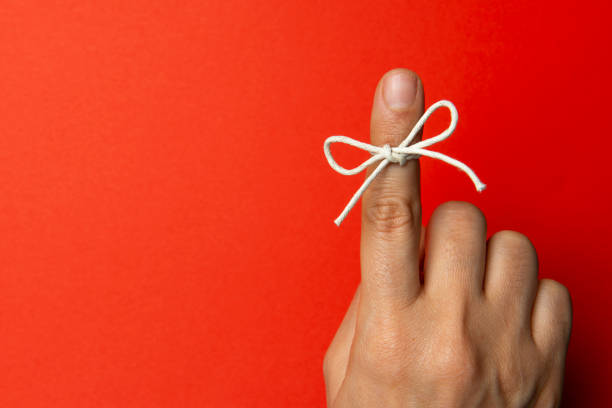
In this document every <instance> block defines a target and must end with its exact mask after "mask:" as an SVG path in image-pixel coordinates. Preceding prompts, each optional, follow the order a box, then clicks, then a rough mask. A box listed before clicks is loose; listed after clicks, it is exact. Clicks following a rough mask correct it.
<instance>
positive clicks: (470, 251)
mask: <svg viewBox="0 0 612 408" xmlns="http://www.w3.org/2000/svg"><path fill="white" fill-rule="evenodd" d="M423 95H424V93H423V86H422V84H421V81H420V80H419V78H418V77H417V76H416V75H415V74H414V73H412V72H411V71H408V70H399V69H398V70H393V71H390V72H389V73H387V74H386V75H385V76H384V77H383V78H382V80H381V81H380V83H379V84H378V87H377V89H376V92H375V96H374V105H373V108H372V118H371V139H372V143H373V144H376V145H383V144H385V143H389V144H391V145H392V146H394V145H397V144H398V143H399V142H400V141H401V140H402V139H403V138H404V137H405V136H406V135H407V134H408V132H409V131H410V129H411V128H412V126H413V125H414V124H415V123H416V121H417V120H418V118H419V117H420V116H421V115H422V113H423ZM375 165H376V164H375ZM375 165H374V166H375ZM369 171H372V169H370V170H369ZM362 200H363V201H362V230H361V284H360V287H359V288H358V289H357V291H356V293H355V296H354V298H353V301H352V303H351V305H350V307H349V309H348V311H347V313H346V316H345V317H344V320H343V322H342V324H341V325H340V328H339V329H338V332H337V333H336V336H335V337H334V340H333V341H332V343H331V345H330V347H329V349H328V351H327V353H326V355H325V359H324V376H325V384H326V391H327V401H328V406H330V407H334V408H341V407H385V408H392V407H527V406H528V407H554V406H558V405H559V401H560V398H561V389H562V383H563V370H564V364H565V354H566V350H567V345H568V341H569V335H570V331H571V321H572V308H571V301H570V296H569V293H568V291H567V289H566V288H565V287H564V286H563V285H561V284H559V283H557V282H555V281H552V280H546V279H543V280H540V281H538V260H537V255H536V252H535V249H534V247H533V246H532V244H531V243H530V241H529V240H528V239H527V238H526V237H525V236H524V235H522V234H520V233H517V232H512V231H503V232H498V233H497V234H495V235H493V236H492V237H491V238H490V239H489V241H488V242H487V240H486V237H487V227H486V220H485V217H484V215H483V214H482V213H481V212H480V210H478V209H477V208H476V207H475V206H473V205H471V204H468V203H464V202H448V203H446V204H443V205H441V206H440V207H438V208H437V209H436V210H435V212H434V213H433V215H432V217H431V220H430V223H429V225H428V227H427V234H424V233H423V231H422V227H421V203H420V185H419V164H418V161H417V160H411V161H408V162H407V163H406V164H405V165H404V166H401V167H400V166H398V165H390V166H388V167H387V168H386V169H385V170H384V171H383V172H382V173H381V174H380V175H379V176H378V177H377V178H376V180H375V181H374V182H373V183H372V184H371V185H370V187H369V188H368V190H367V191H366V192H365V194H364V196H363V199H362ZM421 262H422V268H421V267H420V265H421ZM421 270H422V279H421V278H420V271H421Z"/></svg>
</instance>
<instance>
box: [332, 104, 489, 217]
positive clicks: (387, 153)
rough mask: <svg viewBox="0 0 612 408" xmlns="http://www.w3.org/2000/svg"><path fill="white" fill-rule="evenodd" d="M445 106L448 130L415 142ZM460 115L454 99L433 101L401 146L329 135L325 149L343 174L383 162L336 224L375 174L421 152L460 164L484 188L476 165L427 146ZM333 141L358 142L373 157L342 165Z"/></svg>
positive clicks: (451, 128)
mask: <svg viewBox="0 0 612 408" xmlns="http://www.w3.org/2000/svg"><path fill="white" fill-rule="evenodd" d="M441 107H445V108H448V110H449V111H450V115H451V122H450V124H449V126H448V127H447V128H446V129H445V130H443V131H442V132H440V133H439V134H437V135H436V136H434V137H430V138H428V139H425V140H421V141H420V142H417V143H414V144H412V145H411V143H412V141H413V140H414V139H415V137H416V135H417V134H418V133H419V132H420V131H421V129H423V126H424V125H425V122H427V119H429V117H430V116H431V115H432V114H433V113H434V112H435V111H436V110H437V109H438V108H441ZM458 118H459V114H458V113H457V108H455V105H453V104H452V102H450V101H445V100H442V101H438V102H436V103H434V104H433V105H431V106H430V107H429V109H427V111H425V113H424V114H423V116H421V118H420V119H419V121H418V122H417V123H416V125H414V127H413V128H412V130H411V131H410V133H409V134H408V136H407V137H406V138H405V139H404V140H403V141H402V142H401V143H400V144H399V145H398V146H397V147H391V146H390V145H388V144H386V145H384V146H373V145H371V144H368V143H363V142H360V141H358V140H355V139H351V138H350V137H346V136H330V137H328V138H327V139H326V140H325V143H324V144H323V151H324V153H325V157H326V158H327V161H328V163H329V165H330V166H331V168H332V169H334V170H335V171H337V172H338V173H340V174H343V175H345V176H351V175H354V174H357V173H361V172H362V171H363V170H365V169H366V168H367V167H368V166H370V165H371V164H373V163H375V162H378V161H381V163H380V164H379V165H378V166H377V167H376V169H375V170H374V171H373V172H372V173H371V174H370V176H369V177H368V178H367V179H366V180H365V181H364V183H363V184H362V185H361V187H360V188H359V190H357V191H356V192H355V194H354V195H353V197H352V198H351V200H350V201H349V203H348V204H347V205H346V207H345V208H344V210H343V211H342V213H341V214H340V216H338V218H336V220H335V221H334V222H335V223H336V225H338V226H340V224H341V223H342V221H343V220H344V218H345V217H346V216H347V214H348V213H349V211H350V210H351V209H352V208H353V207H354V206H355V204H356V203H357V201H358V200H359V198H360V197H361V195H362V194H363V192H364V191H365V190H366V189H367V188H368V186H369V185H370V183H372V181H373V180H374V178H376V176H377V175H378V174H379V173H380V172H381V171H383V170H384V168H385V167H386V166H387V165H388V164H389V163H397V164H399V165H400V166H403V165H404V164H405V163H406V161H408V160H414V159H418V158H419V157H420V156H427V157H431V158H434V159H438V160H442V161H443V162H445V163H448V164H450V165H451V166H454V167H456V168H458V169H459V170H462V171H463V172H465V173H466V174H467V175H468V176H469V177H470V179H471V180H472V182H473V183H474V186H475V187H476V190H478V191H482V190H484V189H485V187H486V185H485V184H483V183H482V182H481V181H480V179H479V178H478V177H477V176H476V174H475V173H474V171H472V169H470V168H469V167H468V166H466V165H465V164H464V163H462V162H460V161H458V160H455V159H453V158H451V157H448V156H446V155H444V154H442V153H438V152H434V151H430V150H427V149H425V148H426V147H429V146H431V145H434V144H436V143H438V142H441V141H442V140H444V139H446V138H448V137H449V136H450V135H451V134H452V133H453V132H454V131H455V128H456V126H457V120H458ZM332 143H344V144H347V145H349V146H354V147H356V148H358V149H361V150H365V151H367V152H369V153H370V154H371V155H372V157H370V158H369V159H367V160H365V161H363V162H362V163H361V164H359V165H358V166H356V167H354V168H352V169H347V168H345V167H342V166H341V165H339V164H338V163H337V162H336V160H334V157H333V155H332V154H331V150H330V145H331V144H332Z"/></svg>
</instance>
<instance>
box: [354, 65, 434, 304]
mask: <svg viewBox="0 0 612 408" xmlns="http://www.w3.org/2000/svg"><path fill="white" fill-rule="evenodd" d="M423 99H424V93H423V86H422V84H421V81H420V79H419V77H418V76H417V75H416V74H415V73H414V72H412V71H409V70H407V69H395V70H392V71H389V72H388V73H386V74H385V75H384V76H383V78H382V79H381V80H380V82H379V83H378V86H377V88H376V92H375V95H374V103H373V106H372V117H371V124H370V138H371V142H372V144H374V145H378V146H382V145H385V144H389V145H391V146H397V145H398V144H399V143H401V142H402V140H403V139H404V138H406V136H407V135H408V134H409V133H410V130H411V129H412V128H413V126H414V125H415V124H416V123H417V121H418V120H419V118H420V117H421V115H422V114H423V106H424V102H423ZM379 164H380V163H375V164H374V165H372V166H371V168H369V169H368V174H370V173H371V172H372V171H373V170H374V169H375V168H376V166H377V165H379ZM361 225H362V227H361V278H362V296H363V297H364V301H366V302H367V301H374V302H389V301H391V302H409V301H410V300H411V299H413V298H414V297H416V295H417V294H418V293H419V291H420V287H421V285H420V282H419V244H420V238H421V196H420V172H419V162H418V160H409V161H407V162H406V163H405V164H404V165H403V166H399V165H397V164H392V163H390V164H388V165H387V166H386V168H385V169H384V170H383V171H382V172H381V173H380V174H379V175H378V176H377V177H376V178H375V179H374V181H373V182H372V184H370V186H369V188H368V189H367V190H366V192H365V193H364V194H363V198H362V224H361Z"/></svg>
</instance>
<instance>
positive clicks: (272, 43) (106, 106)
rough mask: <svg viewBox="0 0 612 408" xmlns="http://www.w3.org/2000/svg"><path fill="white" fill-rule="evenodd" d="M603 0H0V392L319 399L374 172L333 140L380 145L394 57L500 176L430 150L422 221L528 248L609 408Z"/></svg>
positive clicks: (576, 398)
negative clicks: (453, 114)
mask: <svg viewBox="0 0 612 408" xmlns="http://www.w3.org/2000/svg"><path fill="white" fill-rule="evenodd" d="M607 3H608V2H604V1H599V2H573V1H571V2H569V1H567V2H559V1H554V2H533V1H522V2H508V1H506V0H496V1H475V0H470V1H462V2H446V1H444V2H442V1H440V2H432V1H430V0H421V1H412V2H400V1H391V0H385V1H377V2H365V1H304V2H287V1H281V0H273V1H265V2H255V1H252V2H247V1H238V0H223V1H221V0H215V1H182V2H173V1H165V2H164V1H151V0H147V1H140V0H139V1H124V0H113V1H108V0H105V1H97V2H92V1H89V2H88V1H39V2H36V1H12V0H7V1H3V2H2V3H0V231H1V233H2V239H1V240H0V406H2V407H43V406H44V407H72V406H74V407H77V406H78V407H94V406H100V407H111V406H112V407H157V406H159V407H162V406H166V407H183V406H184V407H191V406H194V407H195V406H198V407H289V406H290V407H313V406H322V405H323V404H324V389H323V382H322V375H321V361H322V356H323V353H324V351H325V349H326V347H327V345H328V343H329V341H330V340H331V338H332V336H333V334H334V331H335V329H336V327H337V325H338V324H339V323H340V320H341V318H342V315H343V313H344V310H345V308H346V307H347V305H348V302H349V299H350V297H351V296H352V293H353V291H354V289H355V287H356V285H357V283H358V275H359V263H358V242H359V222H360V221H359V216H358V214H359V208H357V209H356V210H355V211H353V213H351V215H350V216H349V218H348V219H347V220H346V222H345V223H344V224H343V225H342V227H341V228H336V226H335V225H334V224H333V223H332V220H333V219H334V218H335V217H336V216H337V214H338V213H339V211H340V210H341V209H342V207H343V206H344V205H345V204H346V201H347V200H348V198H349V197H350V195H351V194H352V193H353V192H354V190H355V189H356V188H357V187H358V186H359V184H360V183H361V181H362V177H361V176H355V177H344V176H341V175H338V174H336V173H334V172H333V171H332V170H331V169H330V168H329V167H328V165H327V163H326V161H325V159H324V156H323V151H322V144H323V140H324V139H325V138H326V137H327V136H328V135H330V134H346V135H349V136H352V137H355V138H358V139H361V140H367V139H368V134H367V132H368V121H369V110H370V104H371V100H372V94H373V90H374V87H375V85H376V82H377V81H378V79H379V77H380V76H381V75H382V74H383V73H384V72H385V71H386V70H388V69H390V68H393V67H398V66H403V67H409V68H412V69H414V70H415V71H417V72H418V73H419V74H420V75H421V77H422V79H423V81H424V83H425V88H426V94H427V97H426V103H427V104H428V105H429V104H431V103H432V102H435V101H436V100H438V99H442V98H444V99H450V100H452V101H453V102H455V104H456V105H457V107H458V109H459V112H460V119H459V127H458V130H457V132H456V133H455V134H454V135H453V136H452V137H451V138H450V139H449V140H447V141H445V142H444V143H442V144H439V145H437V146H436V148H437V149H439V150H440V151H443V152H446V153H449V154H451V155H452V156H453V157H456V158H458V159H460V160H463V161H465V162H466V163H468V164H469V165H471V166H472V167H473V168H474V170H475V171H476V172H477V173H478V175H479V176H481V177H482V179H483V181H484V182H486V183H487V184H488V185H489V188H488V189H487V190H486V191H485V192H484V193H483V194H481V195H479V194H477V193H475V192H474V189H473V186H472V185H471V183H470V181H469V179H468V178H467V177H465V175H463V174H461V173H459V172H458V171H456V170H455V169H453V168H451V167H450V166H447V165H445V164H443V163H440V162H434V161H431V160H423V199H424V210H425V218H426V219H427V218H428V217H429V215H430V214H431V212H432V210H433V209H434V208H435V206H436V205H438V204H440V203H442V202H444V201H446V200H450V199H461V200H469V201H472V202H474V203H476V204H477V205H479V206H480V207H481V208H482V209H483V210H484V211H485V213H486V214H487V216H488V219H489V226H490V233H493V232H495V231H497V230H500V229H506V228H510V229H517V230H521V231H523V232H525V233H526V234H528V235H529V236H530V237H531V238H532V239H533V241H534V243H535V245H536V247H537V248H538V250H539V255H540V258H541V266H542V272H541V274H542V276H545V277H553V278H555V279H557V280H560V281H561V282H563V283H564V284H566V285H567V286H568V287H569V288H570V290H571V293H572V295H573V300H574V308H575V312H574V313H575V321H574V323H575V324H574V331H573V337H572V341H571V346H570V352H569V357H568V368H567V376H566V392H565V394H566V406H576V407H578V406H580V407H595V406H597V407H603V406H610V405H611V404H612V397H611V396H610V392H609V378H608V377H609V371H608V369H607V368H606V367H607V366H611V365H612V361H611V360H612V359H611V355H610V354H611V353H610V351H609V349H610V344H611V340H612V335H611V334H612V330H611V329H610V324H609V320H610V306H611V305H612V302H611V301H610V294H609V290H610V282H611V281H612V278H611V277H610V274H609V273H610V270H611V268H610V266H611V265H612V262H611V261H610V239H609V234H610V228H611V227H612V223H611V217H610V215H609V211H610V200H609V192H608V190H609V187H610V176H611V172H610V170H609V165H610V157H609V152H610V150H609V149H610V147H611V144H610V142H609V138H610V96H611V91H612V80H611V75H610V72H611V68H612V64H611V62H610V31H609V29H610V18H611V17H612V13H611V12H610V9H609V7H608V6H607V5H606V4H607ZM432 119H433V120H432V123H431V124H430V125H429V127H428V130H427V131H426V136H427V135H432V134H433V132H434V131H435V130H439V129H440V128H442V127H443V126H444V125H445V124H446V123H447V117H446V116H445V115H444V114H439V115H436V117H435V118H432ZM361 157H362V156H361V155H359V154H358V153H352V152H348V153H346V154H345V155H344V158H345V160H348V161H349V162H350V161H353V162H356V161H357V160H358V159H359V158H361Z"/></svg>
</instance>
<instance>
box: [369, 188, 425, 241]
mask: <svg viewBox="0 0 612 408" xmlns="http://www.w3.org/2000/svg"><path fill="white" fill-rule="evenodd" d="M417 207H418V204H415V203H412V202H410V201H409V200H407V199H405V198H402V197H399V196H384V195H381V196H379V197H376V198H374V199H373V200H372V201H371V204H369V205H368V206H367V207H366V208H365V215H366V220H367V221H368V222H369V223H370V224H371V225H372V226H373V227H374V228H375V229H376V230H377V231H379V232H381V233H390V232H394V231H399V230H404V229H406V228H410V229H414V228H415V226H416V225H420V220H419V219H418V218H419V215H418V214H420V211H419V208H417Z"/></svg>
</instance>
